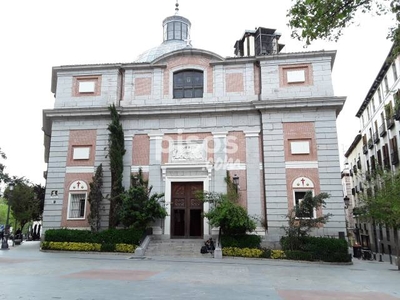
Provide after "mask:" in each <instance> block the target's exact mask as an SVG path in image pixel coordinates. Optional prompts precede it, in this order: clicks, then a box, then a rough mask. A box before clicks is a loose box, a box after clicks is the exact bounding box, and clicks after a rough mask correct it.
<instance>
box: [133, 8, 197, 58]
mask: <svg viewBox="0 0 400 300" xmlns="http://www.w3.org/2000/svg"><path fill="white" fill-rule="evenodd" d="M178 12H179V4H178V1H176V4H175V15H174V16H171V17H167V18H165V19H164V21H163V31H164V41H163V43H162V44H161V45H160V46H158V47H154V48H152V49H150V50H147V51H145V52H143V53H142V54H140V55H139V56H138V58H137V59H136V60H135V62H137V63H141V62H142V63H150V62H152V61H154V60H155V59H157V58H159V57H161V56H162V55H164V54H166V53H170V52H173V51H176V50H180V49H183V48H191V47H192V45H191V44H190V27H191V23H190V21H189V20H188V19H186V18H185V17H182V16H179V15H178Z"/></svg>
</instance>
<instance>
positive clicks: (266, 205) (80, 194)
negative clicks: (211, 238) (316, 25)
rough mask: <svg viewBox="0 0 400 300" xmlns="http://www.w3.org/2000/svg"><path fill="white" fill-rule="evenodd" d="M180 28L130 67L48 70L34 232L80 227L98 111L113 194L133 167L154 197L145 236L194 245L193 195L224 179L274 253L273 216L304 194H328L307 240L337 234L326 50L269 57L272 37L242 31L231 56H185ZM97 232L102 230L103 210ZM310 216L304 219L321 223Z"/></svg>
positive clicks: (273, 50)
mask: <svg viewBox="0 0 400 300" xmlns="http://www.w3.org/2000/svg"><path fill="white" fill-rule="evenodd" d="M190 26H191V23H190V22H189V20H188V19H186V18H184V17H182V16H179V15H178V14H175V15H174V16H171V17H168V18H166V19H165V20H164V21H163V29H164V41H163V43H162V44H161V45H160V46H158V47H155V48H153V49H150V50H149V51H146V52H144V53H143V54H142V55H140V56H139V57H138V59H137V60H136V61H134V62H132V63H114V64H96V65H73V66H59V67H54V68H53V76H52V92H53V93H54V95H55V104H54V109H49V110H44V112H43V130H44V134H45V160H46V162H47V163H48V170H47V183H46V200H45V209H44V215H43V229H44V230H46V229H49V228H61V227H68V228H88V221H87V215H88V213H89V205H88V203H87V194H88V189H89V183H90V181H91V180H92V176H93V174H94V171H95V168H96V167H97V166H98V165H99V164H101V163H102V164H103V166H104V168H105V173H104V183H105V186H104V195H106V194H109V191H110V172H109V160H108V158H107V147H108V131H107V126H108V124H109V123H110V120H111V119H110V113H109V110H108V107H109V105H111V104H115V106H116V107H117V109H118V111H119V113H120V116H121V123H122V126H123V129H124V133H125V148H126V154H125V156H124V166H125V167H124V186H125V188H128V187H129V184H130V176H131V175H132V174H135V173H137V172H138V170H139V169H140V168H141V169H142V170H143V173H144V175H145V176H146V177H147V178H148V179H149V183H150V184H151V185H152V186H153V192H163V193H165V206H166V209H167V211H168V216H167V217H166V219H165V220H162V221H161V220H160V221H158V222H157V223H156V224H154V226H153V232H154V234H160V235H161V234H162V235H165V236H167V237H171V238H203V237H205V236H208V235H210V234H212V233H213V232H212V228H210V227H209V225H208V222H207V220H206V219H205V218H203V212H206V211H207V210H208V209H209V205H208V204H207V203H205V204H203V203H202V202H200V201H196V199H195V197H194V193H195V191H196V190H205V191H212V192H222V193H223V192H226V183H225V181H224V178H225V177H226V174H227V170H228V171H229V174H230V176H234V175H236V176H235V177H238V178H239V193H240V203H241V205H243V206H244V207H245V208H246V209H247V211H248V213H249V214H250V215H255V216H258V217H259V219H260V220H262V221H260V222H259V224H258V227H257V233H258V234H260V235H263V236H265V240H266V241H267V242H270V243H277V242H278V241H279V238H280V237H281V236H282V234H283V230H282V226H283V225H287V220H286V218H285V216H286V215H287V213H288V211H289V210H290V209H291V208H292V207H293V206H294V205H295V204H296V203H299V202H300V201H301V199H302V197H303V196H304V193H305V191H308V190H312V191H313V193H314V194H318V193H320V192H326V193H329V194H330V195H331V197H330V198H329V199H328V203H327V206H326V208H324V210H323V213H332V214H333V217H332V218H331V220H330V222H329V223H327V224H326V225H324V226H321V227H320V228H318V229H317V230H316V231H315V234H316V235H329V236H339V232H344V231H345V223H344V210H343V193H342V186H341V181H340V178H339V176H338V174H339V173H340V163H339V151H338V146H337V145H338V143H337V131H336V118H337V116H338V114H339V112H340V111H341V109H342V107H343V104H344V101H345V98H344V97H335V96H334V93H333V87H332V79H331V72H332V67H333V63H334V59H335V55H336V52H335V51H316V52H299V53H282V52H280V51H281V49H282V48H283V45H281V44H279V42H278V40H279V37H280V35H279V34H277V33H276V31H275V30H274V29H268V28H262V27H260V28H258V29H256V30H254V31H246V32H245V34H244V36H243V38H242V39H240V40H238V41H237V42H236V44H235V55H236V56H235V57H228V58H223V57H221V56H219V55H217V54H215V53H213V52H210V51H207V50H201V49H196V48H193V47H192V45H191V43H190V35H189V32H190ZM102 207H103V212H102V214H103V215H102V226H103V228H107V226H108V209H109V202H108V200H106V199H105V200H104V201H103V206H102ZM321 213H322V211H318V212H315V214H318V215H319V214H321Z"/></svg>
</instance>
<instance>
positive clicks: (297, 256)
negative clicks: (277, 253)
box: [285, 250, 314, 261]
mask: <svg viewBox="0 0 400 300" xmlns="http://www.w3.org/2000/svg"><path fill="white" fill-rule="evenodd" d="M285 257H286V259H292V260H305V261H313V260H314V259H313V256H312V253H309V252H304V251H298V250H287V251H285Z"/></svg>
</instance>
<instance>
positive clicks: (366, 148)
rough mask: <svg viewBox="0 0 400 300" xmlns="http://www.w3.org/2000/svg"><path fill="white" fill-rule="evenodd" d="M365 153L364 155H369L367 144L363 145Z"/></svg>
mask: <svg viewBox="0 0 400 300" xmlns="http://www.w3.org/2000/svg"><path fill="white" fill-rule="evenodd" d="M363 153H364V154H367V153H368V145H367V144H365V145H363Z"/></svg>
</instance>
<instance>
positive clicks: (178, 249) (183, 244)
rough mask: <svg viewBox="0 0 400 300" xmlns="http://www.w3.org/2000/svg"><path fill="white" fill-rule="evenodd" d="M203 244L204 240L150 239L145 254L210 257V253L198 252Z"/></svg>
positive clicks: (148, 255) (149, 255)
mask: <svg viewBox="0 0 400 300" xmlns="http://www.w3.org/2000/svg"><path fill="white" fill-rule="evenodd" d="M203 245H204V240H202V239H196V240H188V239H179V240H178V239H168V240H160V239H152V240H151V241H150V243H149V245H148V247H147V249H146V252H145V256H146V257H151V256H170V257H194V258H202V257H212V255H211V254H210V253H206V254H202V253H200V248H201V247H202V246H203Z"/></svg>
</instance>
